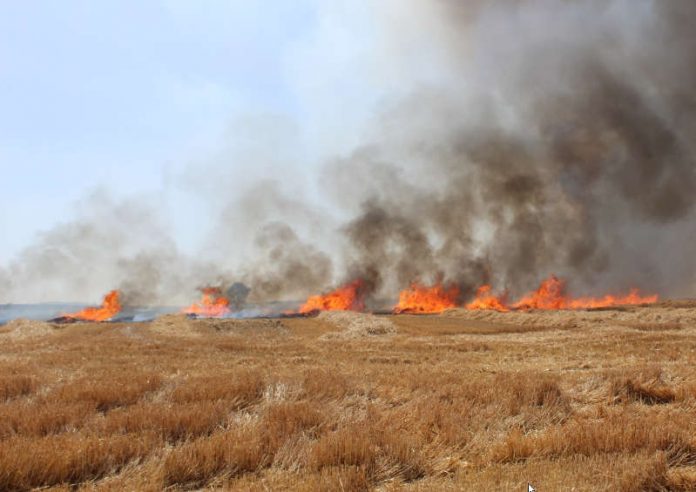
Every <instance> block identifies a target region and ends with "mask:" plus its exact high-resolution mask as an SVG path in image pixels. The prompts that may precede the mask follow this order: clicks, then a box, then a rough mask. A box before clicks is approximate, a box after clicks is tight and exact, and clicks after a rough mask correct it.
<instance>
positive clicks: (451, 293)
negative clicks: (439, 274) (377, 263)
mask: <svg viewBox="0 0 696 492" xmlns="http://www.w3.org/2000/svg"><path fill="white" fill-rule="evenodd" d="M458 297H459V288H458V287H457V286H456V285H451V286H449V287H447V288H445V287H444V286H443V285H442V284H441V283H437V284H435V285H433V286H431V287H428V286H425V285H423V284H419V283H417V282H414V283H412V284H411V286H410V287H409V288H408V289H406V290H402V291H401V293H400V294H399V302H398V304H397V305H396V306H394V312H395V313H419V314H426V313H441V312H442V311H445V310H447V309H452V308H454V307H456V306H457V298H458Z"/></svg>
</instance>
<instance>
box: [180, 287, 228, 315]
mask: <svg viewBox="0 0 696 492" xmlns="http://www.w3.org/2000/svg"><path fill="white" fill-rule="evenodd" d="M201 291H202V292H203V296H202V297H201V300H200V301H199V302H197V303H196V302H195V303H193V304H191V305H190V306H189V307H187V308H184V309H183V310H182V312H183V313H186V314H195V315H196V316H200V317H202V318H221V317H223V316H225V315H227V314H228V313H229V312H230V301H229V300H228V299H227V298H226V297H225V296H224V295H222V290H221V289H220V288H219V287H206V288H204V289H201Z"/></svg>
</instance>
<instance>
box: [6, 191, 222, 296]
mask: <svg viewBox="0 0 696 492" xmlns="http://www.w3.org/2000/svg"><path fill="white" fill-rule="evenodd" d="M5 275H6V277H7V280H5V281H3V282H2V283H0V295H2V297H3V298H4V299H9V300H18V301H20V302H36V301H46V300H49V301H55V300H61V301H64V300H68V301H85V300H90V301H92V302H95V301H99V300H100V296H101V295H103V294H104V293H106V292H107V291H109V290H110V289H113V288H118V289H120V290H121V291H122V292H123V294H124V296H125V297H124V299H123V301H124V302H125V303H127V304H132V305H146V304H153V303H155V302H158V303H168V302H169V303H177V302H183V301H184V300H185V299H187V298H189V297H190V295H192V293H195V288H196V286H197V285H201V284H203V283H205V282H207V281H209V280H210V279H211V278H212V279H215V278H216V276H218V275H220V272H219V269H218V268H217V267H216V266H215V265H212V264H206V263H205V262H202V261H195V260H193V259H190V258H187V257H186V256H185V255H182V254H181V253H180V252H179V251H178V249H177V247H176V244H175V243H174V242H173V240H172V239H171V236H170V234H169V232H168V230H167V228H166V227H165V226H164V225H163V224H162V222H161V220H160V218H159V216H158V214H157V209H156V207H155V206H154V204H153V203H152V201H151V200H147V199H145V198H139V197H133V198H132V199H128V200H116V199H114V198H113V197H111V196H109V195H108V194H107V193H106V192H105V191H104V190H98V191H96V192H94V193H92V194H90V195H89V196H88V197H86V198H85V199H84V200H82V201H81V202H80V203H79V204H78V211H77V213H76V217H75V218H74V219H73V220H71V221H70V222H66V223H63V224H59V225H57V226H56V227H54V228H53V229H51V230H49V231H47V232H44V233H41V234H40V235H39V237H38V239H37V241H36V242H35V243H34V244H32V245H30V246H29V247H27V248H26V249H25V250H24V251H23V252H22V253H21V254H20V255H19V256H18V257H17V258H15V259H14V260H13V261H12V262H10V263H9V265H8V266H7V269H6V274H5Z"/></svg>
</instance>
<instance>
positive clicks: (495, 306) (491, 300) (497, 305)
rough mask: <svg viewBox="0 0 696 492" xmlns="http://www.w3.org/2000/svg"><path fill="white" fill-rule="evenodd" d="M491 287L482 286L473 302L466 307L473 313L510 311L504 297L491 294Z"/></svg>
mask: <svg viewBox="0 0 696 492" xmlns="http://www.w3.org/2000/svg"><path fill="white" fill-rule="evenodd" d="M491 290H492V288H491V286H490V285H482V286H481V287H479V288H478V290H477V291H476V297H475V298H474V300H473V301H471V302H470V303H469V304H467V305H466V306H465V308H466V309H469V310H471V311H476V310H493V311H500V312H506V311H509V310H510V309H509V308H508V307H507V306H506V305H505V300H504V299H503V298H502V297H497V296H495V295H493V294H492V293H491Z"/></svg>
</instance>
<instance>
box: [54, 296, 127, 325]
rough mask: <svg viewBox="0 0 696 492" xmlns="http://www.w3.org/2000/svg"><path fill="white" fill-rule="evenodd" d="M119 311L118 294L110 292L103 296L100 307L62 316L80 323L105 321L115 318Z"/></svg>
mask: <svg viewBox="0 0 696 492" xmlns="http://www.w3.org/2000/svg"><path fill="white" fill-rule="evenodd" d="M120 311H121V301H120V299H119V292H118V291H117V290H112V291H111V292H109V293H108V294H106V295H105V296H104V300H103V301H102V305H101V306H100V307H87V308H85V309H83V310H82V311H78V312H77V313H70V314H64V315H63V316H64V317H66V318H71V319H77V320H80V321H106V320H109V319H111V318H113V317H114V316H116V315H117V314H118V313H119V312H120Z"/></svg>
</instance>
